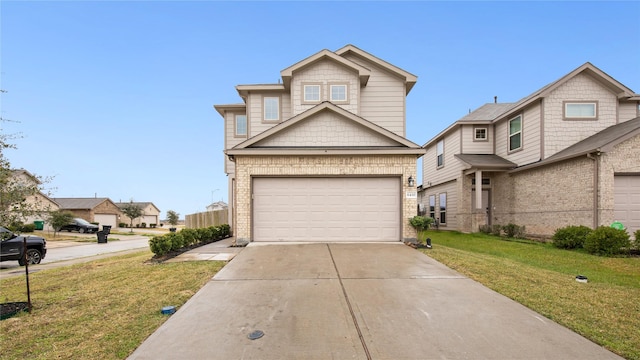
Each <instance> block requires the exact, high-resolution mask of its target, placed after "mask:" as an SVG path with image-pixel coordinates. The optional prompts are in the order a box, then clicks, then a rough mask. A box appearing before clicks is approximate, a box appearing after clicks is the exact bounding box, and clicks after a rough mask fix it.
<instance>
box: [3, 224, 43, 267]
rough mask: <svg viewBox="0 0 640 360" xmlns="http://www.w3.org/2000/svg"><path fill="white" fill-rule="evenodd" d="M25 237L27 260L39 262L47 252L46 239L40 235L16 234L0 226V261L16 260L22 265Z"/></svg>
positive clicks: (23, 262) (31, 262)
mask: <svg viewBox="0 0 640 360" xmlns="http://www.w3.org/2000/svg"><path fill="white" fill-rule="evenodd" d="M25 238H26V239H27V261H29V264H40V261H42V259H44V257H45V255H46V254H47V240H45V239H44V238H42V237H40V236H32V235H27V236H23V235H16V234H14V233H13V232H12V231H10V230H8V229H6V228H4V227H2V226H0V261H10V260H18V263H19V264H20V265H21V266H24V264H25V259H24V239H25Z"/></svg>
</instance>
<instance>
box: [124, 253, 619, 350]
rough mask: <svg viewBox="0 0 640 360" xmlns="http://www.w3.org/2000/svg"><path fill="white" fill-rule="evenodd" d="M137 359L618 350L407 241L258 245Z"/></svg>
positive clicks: (188, 306) (159, 332)
mask: <svg viewBox="0 0 640 360" xmlns="http://www.w3.org/2000/svg"><path fill="white" fill-rule="evenodd" d="M256 330H260V331H262V332H263V333H264V336H262V337H261V338H258V339H255V340H251V339H249V335H250V334H252V333H253V332H254V331H256ZM129 359H564V360H567V359H580V360H588V359H594V360H595V359H599V360H601V359H621V358H620V357H618V356H616V355H615V354H613V353H611V352H609V351H607V350H605V349H603V348H602V347H600V346H598V345H596V344H594V343H592V342H590V341H588V340H586V339H585V338H583V337H581V336H579V335H577V334H575V333H574V332H572V331H569V330H568V329H566V328H564V327H562V326H559V325H558V324H556V323H554V322H552V321H550V320H548V319H546V318H544V317H543V316H541V315H539V314H537V313H535V312H533V311H531V310H529V309H527V308H526V307H524V306H522V305H520V304H518V303H516V302H514V301H512V300H510V299H508V298H506V297H504V296H502V295H500V294H498V293H496V292H494V291H492V290H489V289H488V288H486V287H484V286H482V285H480V284H479V283H477V282H475V281H473V280H471V279H469V278H466V277H464V276H461V275H460V274H458V273H457V272H455V271H453V270H451V269H449V268H447V267H445V266H444V265H442V264H440V263H438V262H436V261H434V260H433V259H431V258H429V257H428V256H425V255H424V254H422V253H420V252H419V251H416V250H413V249H411V248H409V247H407V246H405V245H403V244H399V243H389V244H288V245H276V244H270V245H259V244H256V243H252V244H251V245H250V246H248V247H247V248H245V249H244V250H243V251H242V252H240V253H239V254H238V255H237V256H236V257H235V258H234V259H233V260H232V261H231V262H230V263H229V264H228V265H227V266H225V267H224V268H223V269H222V270H221V271H220V272H219V273H218V274H217V275H216V276H215V277H214V278H213V279H212V281H210V282H208V283H207V284H206V285H205V286H204V287H203V288H202V289H201V290H200V291H199V292H198V293H197V294H196V295H195V296H194V297H193V298H191V299H190V300H189V301H188V302H187V303H186V304H185V305H184V306H182V308H180V309H179V310H178V311H177V312H176V313H175V314H174V315H172V316H171V318H170V319H168V320H167V322H165V323H164V324H163V325H162V326H161V327H160V328H159V329H158V330H157V331H156V332H155V333H153V334H152V335H151V336H150V337H149V338H148V339H147V340H146V341H145V342H144V343H143V344H142V345H141V346H140V347H139V348H138V349H137V350H136V351H135V352H134V353H133V354H132V355H131V356H130V357H129Z"/></svg>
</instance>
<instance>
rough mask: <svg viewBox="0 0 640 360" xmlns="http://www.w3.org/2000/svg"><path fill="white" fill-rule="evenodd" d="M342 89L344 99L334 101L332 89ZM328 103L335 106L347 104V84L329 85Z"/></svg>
mask: <svg viewBox="0 0 640 360" xmlns="http://www.w3.org/2000/svg"><path fill="white" fill-rule="evenodd" d="M338 86H340V87H344V99H341V100H336V99H334V98H333V88H334V87H338ZM329 101H331V102H332V103H335V104H348V103H349V84H347V83H331V84H329Z"/></svg>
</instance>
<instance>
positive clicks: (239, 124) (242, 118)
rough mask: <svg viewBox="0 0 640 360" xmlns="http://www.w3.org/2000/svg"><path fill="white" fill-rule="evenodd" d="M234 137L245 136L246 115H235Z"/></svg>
mask: <svg viewBox="0 0 640 360" xmlns="http://www.w3.org/2000/svg"><path fill="white" fill-rule="evenodd" d="M235 127H236V136H247V115H236V124H235Z"/></svg>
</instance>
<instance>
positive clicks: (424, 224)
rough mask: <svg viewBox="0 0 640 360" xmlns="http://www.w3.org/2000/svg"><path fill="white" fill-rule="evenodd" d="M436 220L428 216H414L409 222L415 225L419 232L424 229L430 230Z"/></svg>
mask: <svg viewBox="0 0 640 360" xmlns="http://www.w3.org/2000/svg"><path fill="white" fill-rule="evenodd" d="M434 222H435V221H434V220H433V218H430V217H427V216H420V215H417V216H414V217H412V218H411V219H409V224H411V226H413V228H414V229H416V230H417V231H418V232H420V231H424V230H429V228H430V227H431V225H433V223H434Z"/></svg>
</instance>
